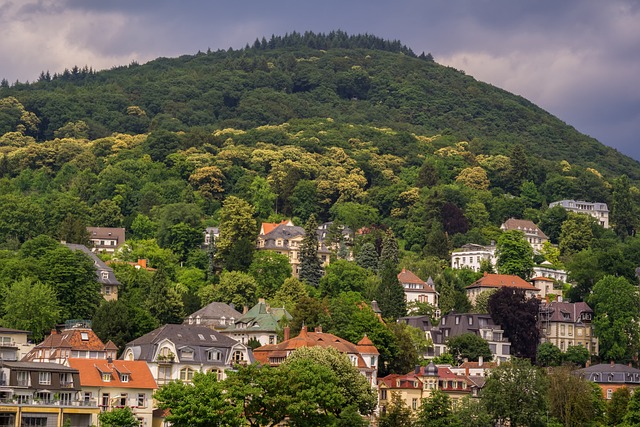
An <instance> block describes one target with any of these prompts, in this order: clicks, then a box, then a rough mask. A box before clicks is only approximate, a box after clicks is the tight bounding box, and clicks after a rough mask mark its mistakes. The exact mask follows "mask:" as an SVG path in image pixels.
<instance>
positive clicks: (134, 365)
mask: <svg viewBox="0 0 640 427" xmlns="http://www.w3.org/2000/svg"><path fill="white" fill-rule="evenodd" d="M69 366H70V367H72V368H74V369H77V370H78V371H79V372H80V385H81V386H82V387H122V388H147V389H157V388H158V385H157V384H156V380H154V379H153V375H151V371H150V370H149V366H147V363H146V362H145V361H142V360H113V361H112V362H111V363H109V361H107V360H101V359H69ZM102 373H111V381H103V379H102ZM123 374H126V375H128V381H125V382H123V381H122V376H123Z"/></svg>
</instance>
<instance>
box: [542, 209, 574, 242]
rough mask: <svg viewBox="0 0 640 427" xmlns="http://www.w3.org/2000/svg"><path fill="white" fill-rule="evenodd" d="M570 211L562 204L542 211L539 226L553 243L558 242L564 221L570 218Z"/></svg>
mask: <svg viewBox="0 0 640 427" xmlns="http://www.w3.org/2000/svg"><path fill="white" fill-rule="evenodd" d="M568 217H569V216H568V213H567V210H566V209H565V208H563V207H562V206H554V207H552V208H550V209H547V210H546V211H544V212H543V213H542V216H541V218H540V223H539V224H538V226H539V227H540V229H541V230H542V231H543V232H544V234H546V235H547V237H549V240H550V241H551V243H554V244H558V242H559V241H560V233H561V232H562V223H564V222H565V221H566V220H567V218H568Z"/></svg>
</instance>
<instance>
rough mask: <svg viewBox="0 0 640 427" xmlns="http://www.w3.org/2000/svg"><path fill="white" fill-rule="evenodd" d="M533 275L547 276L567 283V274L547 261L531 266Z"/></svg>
mask: <svg viewBox="0 0 640 427" xmlns="http://www.w3.org/2000/svg"><path fill="white" fill-rule="evenodd" d="M533 277H547V278H549V279H553V280H557V281H559V282H562V283H567V277H568V274H567V272H566V271H564V270H561V269H559V268H553V267H552V266H551V264H550V263H548V262H543V263H542V264H540V265H536V266H535V267H533Z"/></svg>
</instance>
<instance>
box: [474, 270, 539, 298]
mask: <svg viewBox="0 0 640 427" xmlns="http://www.w3.org/2000/svg"><path fill="white" fill-rule="evenodd" d="M503 287H507V288H515V289H522V290H523V291H524V292H525V294H526V296H527V297H528V298H534V297H537V296H538V294H539V293H540V290H539V289H538V288H536V287H535V286H533V285H532V284H531V283H529V282H527V281H526V280H524V279H522V278H520V277H518V276H513V275H509V274H488V273H487V272H485V273H484V276H482V277H481V278H479V279H478V280H476V281H475V282H473V283H472V284H470V285H469V286H467V288H466V292H467V298H469V302H471V304H472V305H475V304H476V298H478V295H480V294H481V293H482V292H484V291H487V290H490V289H500V288H503Z"/></svg>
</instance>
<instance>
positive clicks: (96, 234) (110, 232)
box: [87, 227, 125, 246]
mask: <svg viewBox="0 0 640 427" xmlns="http://www.w3.org/2000/svg"><path fill="white" fill-rule="evenodd" d="M87 231H88V232H89V234H90V236H89V238H90V239H116V240H117V241H118V246H120V245H121V244H122V243H124V236H125V229H124V228H120V227H87Z"/></svg>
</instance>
